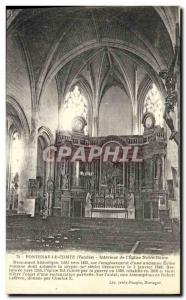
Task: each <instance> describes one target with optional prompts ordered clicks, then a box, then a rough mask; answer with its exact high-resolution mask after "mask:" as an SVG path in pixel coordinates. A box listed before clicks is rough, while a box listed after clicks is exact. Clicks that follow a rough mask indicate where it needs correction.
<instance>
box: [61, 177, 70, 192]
mask: <svg viewBox="0 0 186 300" xmlns="http://www.w3.org/2000/svg"><path fill="white" fill-rule="evenodd" d="M68 188H69V178H68V175H67V174H64V175H63V177H62V189H63V190H67V189H68Z"/></svg>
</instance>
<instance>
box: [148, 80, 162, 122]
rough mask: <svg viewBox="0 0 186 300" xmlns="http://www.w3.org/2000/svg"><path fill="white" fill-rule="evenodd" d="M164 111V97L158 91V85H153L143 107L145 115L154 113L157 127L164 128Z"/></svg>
mask: <svg viewBox="0 0 186 300" xmlns="http://www.w3.org/2000/svg"><path fill="white" fill-rule="evenodd" d="M163 111H164V104H163V101H162V96H161V94H160V92H159V90H158V89H157V87H156V85H155V84H154V83H153V85H152V87H151V89H149V91H148V93H147V95H146V97H145V101H144V106H143V113H145V112H151V113H153V115H154V117H155V120H156V125H160V126H161V127H163V122H164V120H163Z"/></svg>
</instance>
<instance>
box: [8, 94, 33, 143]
mask: <svg viewBox="0 0 186 300" xmlns="http://www.w3.org/2000/svg"><path fill="white" fill-rule="evenodd" d="M6 114H7V117H10V119H11V120H12V121H13V123H14V125H15V126H16V128H17V130H18V131H19V132H20V134H23V138H24V139H25V140H27V141H28V139H29V137H30V128H29V124H28V121H27V118H26V116H25V113H24V111H23V109H22V107H21V106H20V104H19V103H18V101H17V100H15V98H13V97H12V96H9V95H8V96H7V101H6Z"/></svg>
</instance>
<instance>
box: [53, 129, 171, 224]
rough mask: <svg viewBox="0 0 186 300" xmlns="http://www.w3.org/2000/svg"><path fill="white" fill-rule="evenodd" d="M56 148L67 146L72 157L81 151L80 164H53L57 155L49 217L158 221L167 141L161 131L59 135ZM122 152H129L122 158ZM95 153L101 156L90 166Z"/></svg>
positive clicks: (68, 161) (66, 161) (63, 161)
mask: <svg viewBox="0 0 186 300" xmlns="http://www.w3.org/2000/svg"><path fill="white" fill-rule="evenodd" d="M61 145H63V146H64V145H65V146H68V147H69V145H70V147H71V149H72V150H71V152H72V153H73V156H74V153H77V149H79V151H80V149H81V151H83V153H84V159H82V160H81V159H76V160H73V159H70V158H68V157H65V156H64V157H61V159H58V154H59V153H61V152H60V150H57V151H56V161H55V180H54V185H55V186H54V191H55V194H54V201H53V205H52V214H53V215H60V216H68V217H77V218H82V217H85V218H111V219H112V218H118V219H126V220H127V219H128V220H133V219H137V220H143V219H148V220H149V219H150V220H155V219H157V218H159V215H160V214H159V211H160V210H161V207H159V205H158V204H157V203H159V198H160V196H161V197H162V198H163V201H164V202H165V206H166V190H165V181H164V179H163V176H162V175H163V174H164V171H165V163H164V160H165V155H166V140H165V135H164V131H163V129H162V128H160V127H154V128H151V129H150V130H145V131H144V134H143V135H141V136H140V135H139V136H118V137H116V136H107V137H86V136H84V135H80V134H79V135H78V134H77V133H74V135H73V134H72V135H71V136H69V135H68V136H67V135H64V133H63V132H58V133H57V136H56V146H57V148H56V149H58V148H59V149H60V146H61ZM126 146H127V147H128V149H130V151H128V156H127V157H124V156H123V153H124V152H120V150H122V151H123V149H125V150H126ZM94 147H95V148H96V147H97V148H100V147H101V149H102V152H101V153H102V154H101V155H100V156H99V157H98V158H97V157H96V158H95V159H93V160H89V158H90V153H91V151H92V153H93V148H94ZM136 150H138V152H136ZM79 153H80V152H79ZM115 153H117V159H115ZM106 154H107V159H106V160H105V159H104V158H105V156H106ZM94 155H95V154H94ZM109 155H110V156H109ZM123 158H124V159H123ZM152 196H153V197H152ZM155 203H156V204H157V205H155Z"/></svg>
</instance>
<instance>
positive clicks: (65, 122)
mask: <svg viewBox="0 0 186 300" xmlns="http://www.w3.org/2000/svg"><path fill="white" fill-rule="evenodd" d="M78 116H81V117H83V118H84V119H85V120H86V121H87V123H88V104H87V100H86V99H85V97H84V96H83V95H82V94H81V92H80V90H79V87H78V86H75V87H74V88H73V90H72V91H70V92H69V93H67V95H66V97H65V103H64V106H63V110H62V129H64V130H69V131H71V130H72V121H73V119H74V118H75V117H78ZM84 133H85V134H86V135H87V134H88V125H86V126H85V129H84Z"/></svg>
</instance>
